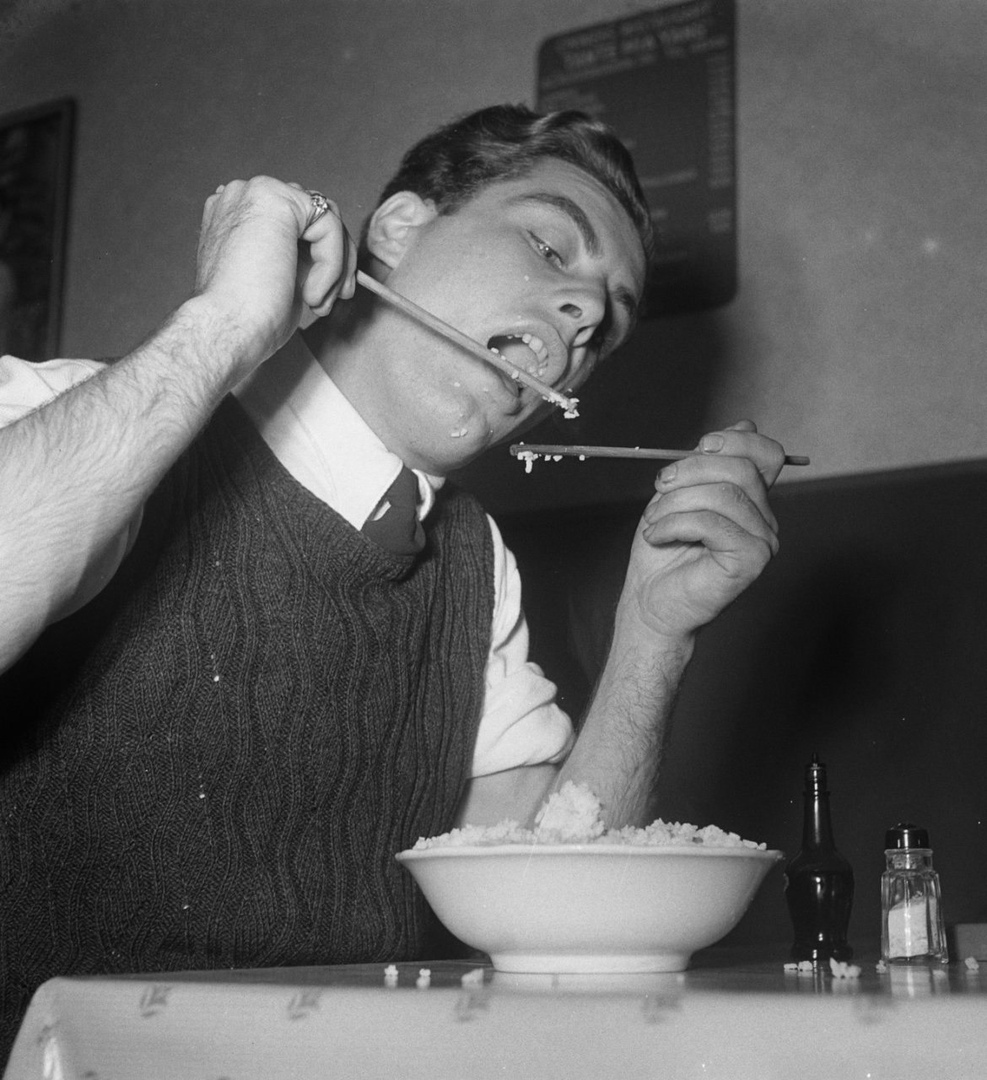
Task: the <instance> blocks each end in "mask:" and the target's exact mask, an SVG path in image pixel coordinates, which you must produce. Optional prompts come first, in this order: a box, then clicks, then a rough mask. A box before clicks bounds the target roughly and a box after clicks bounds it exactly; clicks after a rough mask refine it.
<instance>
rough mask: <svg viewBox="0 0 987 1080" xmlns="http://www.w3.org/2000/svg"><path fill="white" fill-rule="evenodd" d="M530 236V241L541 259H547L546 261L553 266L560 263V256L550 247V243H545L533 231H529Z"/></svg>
mask: <svg viewBox="0 0 987 1080" xmlns="http://www.w3.org/2000/svg"><path fill="white" fill-rule="evenodd" d="M529 235H530V237H531V243H532V244H533V245H534V248H535V250H536V251H537V252H538V254H539V255H541V257H542V258H543V259H547V260H548V262H550V263H553V264H554V265H555V266H561V265H562V256H561V255H560V254H559V253H558V252H557V251H556V250H555V248H553V247H552V245H551V244H546V243H545V241H544V240H542V238H541V237H540V236H537V235H536V234H535V233H529Z"/></svg>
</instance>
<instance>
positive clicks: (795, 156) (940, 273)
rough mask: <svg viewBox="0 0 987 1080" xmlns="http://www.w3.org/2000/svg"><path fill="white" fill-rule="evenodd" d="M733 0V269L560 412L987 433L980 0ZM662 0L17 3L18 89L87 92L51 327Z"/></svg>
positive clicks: (634, 434)
mask: <svg viewBox="0 0 987 1080" xmlns="http://www.w3.org/2000/svg"><path fill="white" fill-rule="evenodd" d="M738 5H739V6H738V13H739V59H738V81H739V115H738V129H739V156H740V163H739V173H740V208H739V209H740V213H739V221H740V251H741V280H740V291H739V295H738V297H737V299H736V300H735V301H733V302H732V303H731V304H729V305H727V306H726V307H724V308H722V309H721V310H719V311H717V312H713V313H707V314H705V315H699V316H688V317H681V318H675V319H666V320H661V321H653V322H649V323H647V324H645V326H644V327H643V329H642V331H641V333H640V335H639V338H638V341H637V343H636V344H634V345H632V346H631V347H630V348H629V349H628V350H627V351H626V353H625V355H624V356H623V357H619V358H617V359H615V361H614V363H613V365H612V368H611V374H612V378H610V379H609V380H606V381H605V380H597V382H596V384H595V385H594V384H592V383H591V384H590V388H589V389H587V391H586V392H584V395H583V410H582V412H583V417H582V419H581V420H580V421H578V422H577V424H576V425H575V426H569V425H565V426H560V425H559V424H558V423H556V424H555V425H554V426H552V427H551V428H550V433H551V434H552V436H553V441H561V440H562V439H566V440H568V441H605V440H609V441H618V440H619V441H622V442H627V443H629V444H631V445H636V444H641V445H655V444H658V445H667V444H669V443H678V444H681V445H691V444H692V442H693V441H694V440H695V438H696V437H697V436H698V435H699V434H700V433H701V432H702V431H704V430H707V429H709V428H711V427H715V426H718V425H721V424H724V423H727V422H729V421H730V420H732V419H734V418H737V417H740V416H751V417H753V418H754V419H756V420H757V421H758V423H759V424H760V425H761V427H762V429H764V430H767V431H770V432H772V433H774V434H776V435H777V436H778V437H780V438H781V439H782V440H783V441H784V442H785V443H786V445H787V446H788V447H789V449H790V450H791V451H792V452H797V453H804V454H809V455H811V456H812V458H813V466H812V469H811V473H810V475H811V476H813V477H819V476H826V475H831V474H845V473H855V472H861V471H867V470H871V469H886V468H894V467H898V466H906V465H913V464H918V463H927V462H937V461H950V460H955V459H962V458H969V457H977V456H980V455H983V454H985V453H987V431H985V427H984V425H983V424H982V423H981V402H982V401H983V400H984V399H985V397H987V365H985V364H984V363H983V362H982V351H983V343H984V340H985V337H987V335H985V333H984V329H985V317H984V314H983V312H984V303H983V296H984V293H985V284H987V282H985V275H987V271H985V269H984V266H985V261H984V257H983V256H984V251H985V249H987V243H985V241H987V205H985V203H987V194H985V187H987V185H984V184H983V183H982V178H981V176H980V171H981V170H982V162H983V161H984V160H985V159H987V154H985V151H987V115H985V113H987V104H985V102H987V97H985V92H984V87H983V79H982V71H983V68H984V63H985V59H987V56H985V54H987V5H984V4H983V3H982V2H981V0H738ZM651 6H657V5H635V4H630V3H619V2H617V0H580V2H576V0H539V2H538V3H534V4H533V3H531V2H530V0H483V2H479V0H429V2H428V3H425V2H423V0H292V2H291V3H286V2H279V0H86V2H85V3H83V2H82V0H6V2H5V3H4V2H0V110H2V111H4V112H5V111H8V110H12V109H15V108H19V107H23V106H27V105H33V104H36V103H38V102H42V101H45V100H49V99H52V98H55V97H59V96H62V95H69V96H73V97H75V98H76V99H77V100H78V104H79V122H78V146H77V157H76V169H75V183H74V189H73V207H72V221H71V235H70V248H69V256H68V267H67V283H66V284H67V293H66V300H65V308H64V335H63V343H62V350H61V351H62V352H64V353H67V354H72V355H112V354H117V353H120V352H123V351H125V350H126V349H128V348H129V347H130V346H132V345H133V344H135V343H136V342H137V341H139V340H140V339H141V338H142V337H143V336H144V335H145V334H147V333H148V332H149V331H150V330H151V329H152V328H153V327H154V326H155V324H156V323H157V322H158V321H159V320H160V319H161V318H162V317H163V316H164V315H165V314H166V313H167V312H168V311H169V309H170V308H171V307H172V306H173V305H175V304H176V303H178V302H179V301H180V300H181V299H182V298H183V297H184V296H185V295H186V294H187V292H188V290H189V287H190V284H191V280H192V261H193V255H194V246H195V234H196V229H197V224H198V217H199V213H200V207H201V203H202V200H203V199H204V197H205V196H206V195H207V194H208V193H209V192H211V191H212V189H213V188H214V187H215V185H216V184H217V183H218V182H220V181H222V180H224V179H226V178H229V177H231V176H237V175H240V176H245V175H249V174H252V173H254V172H258V171H267V172H271V173H274V174H275V175H279V176H282V177H284V178H287V179H297V180H299V181H301V182H303V183H304V184H305V185H306V186H313V187H314V186H318V187H320V188H322V189H323V190H325V191H327V192H331V193H332V194H333V195H334V196H335V197H337V199H338V200H339V201H340V203H341V204H342V206H343V207H344V209H345V213H346V217H347V220H348V222H349V224H350V226H351V228H352V229H354V230H355V229H357V228H358V227H359V223H360V220H361V219H362V216H363V214H364V212H365V211H366V210H367V208H368V207H369V206H370V205H371V204H372V201H373V199H374V197H375V195H376V192H377V190H378V188H379V186H380V183H381V180H382V179H383V178H384V176H385V174H387V173H388V172H389V171H390V169H391V168H392V166H393V165H394V164H395V163H396V161H397V158H398V155H399V151H400V149H401V148H403V147H404V146H406V145H407V144H408V143H409V142H410V141H411V140H413V139H414V138H415V137H417V136H418V135H420V134H422V133H423V132H425V131H426V130H427V129H429V128H430V127H431V126H433V124H434V123H436V122H438V121H440V120H442V119H445V118H447V117H449V116H450V115H452V114H455V113H458V112H461V111H465V110H467V109H471V108H473V107H477V106H480V105H482V104H487V103H490V102H492V101H497V100H526V101H529V102H530V101H531V100H532V98H533V86H534V62H535V55H536V50H537V46H538V44H539V42H540V41H541V40H542V39H543V38H544V37H546V36H549V35H552V34H555V33H558V32H560V31H563V30H567V29H572V28H575V27H579V26H583V25H588V24H591V23H593V22H598V21H602V20H607V19H612V18H618V17H622V16H625V15H627V14H630V13H632V12H634V11H636V10H642V9H646V8H648V7H651ZM651 471H652V470H651V469H650V467H647V468H641V467H638V466H635V465H612V464H610V465H607V466H604V467H602V468H597V467H595V466H593V467H590V466H580V465H578V464H575V463H572V462H567V463H565V464H563V465H560V466H558V467H553V470H543V473H542V475H537V473H536V475H533V476H531V477H527V478H521V479H519V467H518V466H517V465H516V463H514V462H513V461H511V460H509V459H508V458H507V457H506V455H501V456H500V457H499V459H498V460H497V461H496V462H495V463H494V464H493V465H489V466H486V467H482V468H477V469H474V470H472V472H471V473H469V474H468V475H467V477H466V478H467V480H468V482H470V483H472V484H473V485H474V486H476V487H478V488H480V489H481V490H482V491H483V493H484V494H486V495H487V497H488V499H489V501H490V503H491V505H492V507H493V508H494V509H498V508H505V509H516V508H522V507H524V506H538V505H545V504H546V503H549V504H551V503H582V502H595V501H597V500H598V499H600V498H610V499H623V498H635V499H636V498H639V497H643V496H646V495H647V491H648V487H649V484H650V478H651ZM794 471H795V470H788V473H793V472H794ZM546 474H547V475H546ZM804 475H805V473H803V474H802V476H804ZM786 478H790V477H786ZM800 478H801V477H800Z"/></svg>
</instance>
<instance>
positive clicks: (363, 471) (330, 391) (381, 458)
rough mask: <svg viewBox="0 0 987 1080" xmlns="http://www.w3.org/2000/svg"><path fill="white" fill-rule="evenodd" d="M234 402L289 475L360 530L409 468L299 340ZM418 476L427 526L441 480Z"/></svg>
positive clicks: (246, 385) (251, 380)
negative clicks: (383, 441)
mask: <svg viewBox="0 0 987 1080" xmlns="http://www.w3.org/2000/svg"><path fill="white" fill-rule="evenodd" d="M234 396H235V397H236V398H237V399H238V400H239V402H240V404H241V405H242V406H243V408H244V410H245V411H246V413H247V415H248V416H249V417H250V418H251V420H252V421H253V422H254V425H255V426H256V428H257V431H258V432H259V433H260V436H261V438H262V439H263V440H264V442H265V443H266V444H267V445H268V447H269V448H270V450H271V451H272V453H273V454H274V456H275V457H276V458H277V459H278V461H280V463H281V464H282V465H283V466H284V467H285V468H286V469H287V470H288V472H289V473H291V475H292V476H293V477H294V478H295V479H296V480H297V481H298V482H299V483H300V484H302V485H303V486H304V487H306V488H308V490H309V491H311V492H312V494H313V495H315V496H317V497H318V498H319V499H321V500H322V501H323V502H325V503H328V505H329V506H331V507H332V508H333V510H335V511H336V512H337V513H339V514H341V515H342V516H343V517H344V518H346V520H347V521H348V522H349V523H350V524H351V525H353V526H354V527H355V528H357V529H359V528H360V527H361V526H362V525H363V523H364V522H365V521H366V520H367V518H368V517H369V516H370V515H371V513H372V512H373V511H374V509H375V507H376V506H377V504H378V503H379V502H380V500H381V499H382V498H383V496H384V493H385V492H386V491H387V489H388V488H389V487H390V485H391V483H392V482H393V481H394V479H395V478H396V477H397V475H398V473H399V472H400V471H401V468H402V466H403V464H404V463H403V462H402V461H401V459H400V458H399V457H398V456H397V455H396V454H393V453H391V451H390V450H388V449H387V447H386V446H385V445H384V444H383V443H382V442H381V440H380V439H379V438H378V436H377V435H376V434H375V433H374V432H373V431H372V430H371V429H370V427H369V426H368V425H367V423H366V421H365V420H364V419H363V417H362V416H360V414H359V413H358V412H357V411H356V409H355V408H354V407H353V406H352V405H351V404H350V402H349V400H348V399H347V398H346V397H345V395H344V394H343V393H342V392H341V391H340V390H339V388H338V387H337V386H336V384H335V383H334V382H333V381H332V379H330V378H329V376H328V375H327V374H326V372H325V371H324V369H323V368H322V366H321V365H320V364H319V362H318V361H317V360H316V359H315V357H314V356H313V355H312V352H311V350H310V349H309V347H308V345H307V344H306V343H305V340H304V339H303V338H302V336H301V334H300V333H296V334H295V335H294V337H292V338H291V340H290V341H289V342H288V343H287V344H286V345H285V346H284V347H283V348H282V349H281V350H280V351H279V352H277V353H275V355H274V356H272V357H271V358H270V360H268V361H266V362H265V363H264V364H262V365H261V366H260V367H259V368H258V369H257V371H256V372H255V373H254V374H253V375H251V376H250V377H249V378H248V379H246V380H245V381H244V382H242V383H241V384H240V385H239V386H238V387H237V388H236V390H235V391H234ZM414 472H415V476H416V477H417V478H418V489H419V493H420V496H421V502H420V504H419V511H418V512H419V517H420V518H424V517H425V516H426V514H428V512H429V511H430V510H431V508H432V506H433V505H434V504H435V492H436V491H437V490H438V489H439V488H440V487H441V486H442V484H443V482H444V479H443V478H442V477H439V476H430V475H428V474H426V473H422V472H419V471H418V470H417V469H416V470H414Z"/></svg>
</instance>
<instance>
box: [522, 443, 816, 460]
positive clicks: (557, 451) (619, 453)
mask: <svg viewBox="0 0 987 1080" xmlns="http://www.w3.org/2000/svg"><path fill="white" fill-rule="evenodd" d="M511 453H512V454H513V455H514V457H519V456H520V455H521V454H538V455H539V456H541V457H555V456H558V455H561V456H562V457H580V458H583V457H587V458H590V457H603V458H646V459H648V460H656V461H680V460H681V459H682V458H686V457H691V456H692V455H693V454H699V453H702V451H700V450H652V449H646V448H642V447H640V446H545V445H539V444H538V443H514V445H513V446H511ZM785 464H786V465H808V464H809V459H808V458H807V457H802V456H801V455H799V454H789V455H788V456H787V457H786V458H785Z"/></svg>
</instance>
